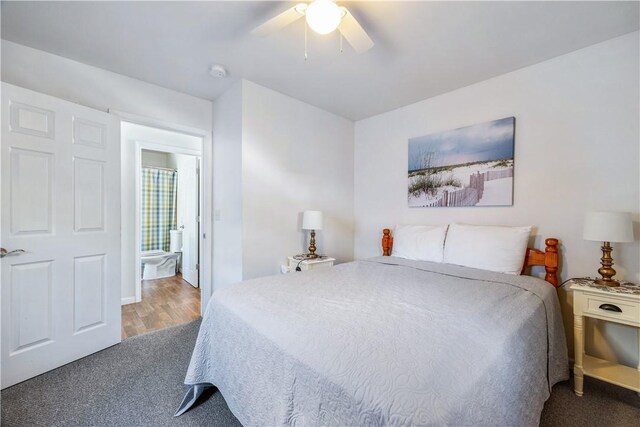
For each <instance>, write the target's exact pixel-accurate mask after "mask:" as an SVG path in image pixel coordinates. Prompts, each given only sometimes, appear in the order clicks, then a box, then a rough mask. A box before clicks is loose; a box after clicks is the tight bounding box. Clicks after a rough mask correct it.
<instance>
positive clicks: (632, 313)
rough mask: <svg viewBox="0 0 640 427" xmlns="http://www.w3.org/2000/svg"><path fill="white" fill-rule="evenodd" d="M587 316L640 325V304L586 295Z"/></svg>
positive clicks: (585, 307)
mask: <svg viewBox="0 0 640 427" xmlns="http://www.w3.org/2000/svg"><path fill="white" fill-rule="evenodd" d="M584 313H585V315H588V314H594V315H596V316H597V317H599V318H604V319H610V320H613V321H615V320H624V321H627V322H631V323H634V324H636V325H640V302H636V301H624V300H621V299H617V298H607V297H606V296H600V295H589V294H586V295H584Z"/></svg>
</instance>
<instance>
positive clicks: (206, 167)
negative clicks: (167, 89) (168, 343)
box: [109, 109, 213, 315]
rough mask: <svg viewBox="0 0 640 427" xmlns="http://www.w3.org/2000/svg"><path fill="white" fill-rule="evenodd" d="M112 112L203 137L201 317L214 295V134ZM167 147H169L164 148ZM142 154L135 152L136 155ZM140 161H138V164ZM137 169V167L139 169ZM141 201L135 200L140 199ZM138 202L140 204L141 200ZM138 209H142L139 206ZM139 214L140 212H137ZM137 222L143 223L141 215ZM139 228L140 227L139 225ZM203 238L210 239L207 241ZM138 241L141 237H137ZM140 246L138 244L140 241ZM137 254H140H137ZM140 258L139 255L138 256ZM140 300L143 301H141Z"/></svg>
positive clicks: (138, 265) (140, 121) (152, 125)
mask: <svg viewBox="0 0 640 427" xmlns="http://www.w3.org/2000/svg"><path fill="white" fill-rule="evenodd" d="M109 113H111V114H113V115H115V116H117V117H119V118H120V120H121V122H122V121H125V122H128V123H133V124H137V125H143V126H149V127H153V128H157V129H164V130H169V131H172V132H178V133H183V134H187V135H191V136H196V137H200V138H202V145H201V152H200V154H199V156H200V219H201V221H200V254H199V255H200V259H199V264H200V283H199V285H200V314H202V315H204V312H205V309H206V307H207V303H208V302H209V299H210V298H211V294H212V293H213V284H212V282H213V270H212V263H213V145H212V139H213V132H212V131H207V130H203V129H198V128H193V127H190V126H183V125H179V124H175V123H169V122H165V121H161V120H157V119H153V118H149V117H144V116H140V115H137V114H131V113H127V112H124V111H118V110H113V109H109ZM163 147H166V146H163ZM139 155H140V153H138V151H137V150H136V156H139ZM139 164H140V159H139V158H138V159H136V165H139ZM136 167H137V166H136ZM139 179H140V177H139V174H137V175H136V180H137V183H136V186H139V185H140V183H139ZM137 199H138V198H136V200H137ZM138 203H139V201H138ZM138 209H139V207H138ZM138 212H139V211H138ZM136 221H140V218H139V215H138V216H136ZM138 226H139V224H138ZM204 236H207V238H205V237H204ZM136 238H137V239H139V238H140V237H139V236H136ZM138 243H139V242H138ZM136 253H137V252H136ZM138 256H139V255H138ZM136 275H137V277H138V278H139V277H140V262H139V260H138V262H137V264H136ZM138 301H140V299H138Z"/></svg>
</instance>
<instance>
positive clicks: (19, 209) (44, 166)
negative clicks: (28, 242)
mask: <svg viewBox="0 0 640 427" xmlns="http://www.w3.org/2000/svg"><path fill="white" fill-rule="evenodd" d="M53 160H54V159H53V154H51V153H43V152H38V151H31V150H21V149H11V167H10V177H9V180H10V181H11V193H10V196H9V204H10V205H11V218H10V221H11V232H12V234H14V235H18V234H36V233H37V234H51V233H52V229H51V226H52V224H53V212H52V209H51V205H52V199H53V194H52V193H53V167H54V165H53V163H54V162H53ZM3 178H4V177H3ZM25 194H28V195H29V197H24V195H25Z"/></svg>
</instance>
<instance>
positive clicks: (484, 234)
mask: <svg viewBox="0 0 640 427" xmlns="http://www.w3.org/2000/svg"><path fill="white" fill-rule="evenodd" d="M530 233H531V227H530V226H529V227H498V226H483V225H462V224H451V225H450V226H449V231H448V233H447V241H446V242H445V245H444V262H445V263H447V264H457V265H463V266H465V267H472V268H480V269H482V270H489V271H497V272H499V273H507V274H520V272H521V271H522V265H523V264H524V255H525V253H526V250H527V243H528V242H529V234H530Z"/></svg>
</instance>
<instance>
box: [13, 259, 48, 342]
mask: <svg viewBox="0 0 640 427" xmlns="http://www.w3.org/2000/svg"><path fill="white" fill-rule="evenodd" d="M52 264H53V262H52V261H44V262H34V263H29V264H18V265H13V266H12V268H11V310H12V312H13V316H12V319H11V322H12V323H13V326H14V328H13V337H12V340H11V342H12V346H11V354H16V353H17V352H21V351H25V350H28V349H29V348H30V347H33V346H35V345H38V344H49V343H51V342H52V338H53V336H52V329H53V328H52V323H51V293H52V292H51V287H52Z"/></svg>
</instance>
